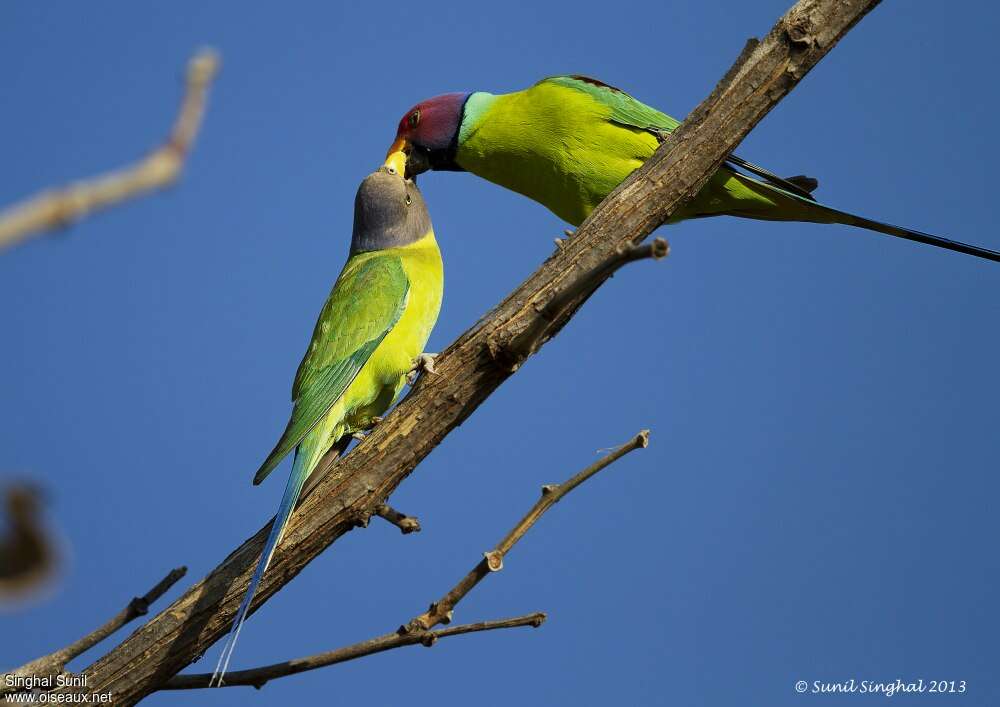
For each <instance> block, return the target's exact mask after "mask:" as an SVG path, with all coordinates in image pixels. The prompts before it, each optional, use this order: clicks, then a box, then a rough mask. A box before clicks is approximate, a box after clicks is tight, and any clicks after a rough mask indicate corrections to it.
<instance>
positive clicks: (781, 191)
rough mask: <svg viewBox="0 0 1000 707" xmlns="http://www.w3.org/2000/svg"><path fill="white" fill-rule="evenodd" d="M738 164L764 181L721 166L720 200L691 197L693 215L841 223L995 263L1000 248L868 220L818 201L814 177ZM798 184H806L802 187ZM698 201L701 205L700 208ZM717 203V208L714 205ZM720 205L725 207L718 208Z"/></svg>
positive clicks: (999, 259) (716, 190) (717, 189)
mask: <svg viewBox="0 0 1000 707" xmlns="http://www.w3.org/2000/svg"><path fill="white" fill-rule="evenodd" d="M738 164H739V165H740V166H741V167H747V168H748V169H749V168H752V169H751V171H754V172H755V174H759V175H761V176H763V177H765V179H767V180H768V181H761V180H759V179H755V178H754V177H748V176H747V175H744V174H740V173H739V172H736V171H734V170H730V169H727V168H723V169H720V170H719V173H718V174H717V175H716V176H715V177H714V178H713V181H714V182H715V184H714V185H713V186H714V189H712V194H713V195H718V194H719V193H720V191H721V193H723V194H724V196H723V197H722V199H717V200H716V202H715V203H712V202H705V201H702V199H701V198H700V196H701V195H699V197H696V199H695V201H693V202H692V204H691V207H693V208H694V210H695V211H696V212H695V214H694V216H695V217H697V216H710V215H716V214H718V213H728V214H731V215H733V216H742V217H744V218H753V219H763V220H766V221H809V222H812V223H840V224H845V225H848V226H857V227H858V228H864V229H867V230H869V231H875V232H876V233H885V234H886V235H889V236H896V237H897V238H905V239H906V240H908V241H916V242H918V243H926V244H927V245H933V246H937V247H938V248H944V249H946V250H953V251H956V252H958V253H965V254H966V255H974V256H976V257H977V258H984V259H986V260H992V261H994V262H1000V252H997V251H995V250H990V249H988V248H981V247H980V246H975V245H970V244H968V243H962V242H960V241H953V240H951V239H949V238H942V237H941V236H935V235H931V234H930V233H923V232H922V231H914V230H913V229H911V228H903V227H902V226H894V225H892V224H891V223H883V222H882V221H873V220H872V219H869V218H865V217H864V216H857V215H856V214H851V213H848V212H846V211H840V210H838V209H834V208H831V207H829V206H826V205H824V204H820V203H819V202H817V201H815V200H814V199H813V198H812V196H811V195H810V194H809V192H811V191H812V190H813V189H815V188H816V185H817V182H816V180H814V179H810V178H808V177H788V178H785V179H782V178H780V177H776V176H774V175H771V174H770V173H769V172H767V171H766V170H763V169H762V168H760V167H757V166H756V165H752V164H751V163H748V162H744V161H742V160H741V161H740V162H738ZM758 170H759V171H758ZM765 175H767V176H765ZM769 182H770V183H769ZM803 184H804V185H805V188H803V186H802V185H803ZM782 187H785V188H782ZM720 188H721V189H720ZM793 190H794V191H793ZM705 191H707V190H705ZM717 204H718V205H717ZM699 206H701V207H702V208H701V209H700V208H699ZM720 206H721V207H722V208H719V207H720ZM704 207H708V208H704ZM713 207H714V208H713ZM726 207H728V208H726ZM723 208H724V209H725V210H722V209H723Z"/></svg>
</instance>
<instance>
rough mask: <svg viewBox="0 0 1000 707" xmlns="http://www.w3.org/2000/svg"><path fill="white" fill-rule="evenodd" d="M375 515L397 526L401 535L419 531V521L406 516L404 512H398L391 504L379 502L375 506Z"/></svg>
mask: <svg viewBox="0 0 1000 707" xmlns="http://www.w3.org/2000/svg"><path fill="white" fill-rule="evenodd" d="M375 515H377V516H378V517H379V518H383V519H385V520H387V521H389V522H390V523H392V524H393V525H394V526H396V527H397V528H399V531H400V532H401V533H402V534H403V535H409V534H410V533H419V532H420V521H419V520H417V519H416V518H414V517H413V516H408V515H406V514H405V513H400V512H399V511H397V510H396V509H395V508H393V507H392V506H390V505H388V504H386V503H381V504H379V505H378V506H376V508H375Z"/></svg>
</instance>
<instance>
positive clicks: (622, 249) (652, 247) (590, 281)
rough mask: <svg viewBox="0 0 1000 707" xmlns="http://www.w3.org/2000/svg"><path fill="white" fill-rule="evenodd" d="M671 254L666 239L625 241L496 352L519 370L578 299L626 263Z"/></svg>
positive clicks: (560, 292)
mask: <svg viewBox="0 0 1000 707" xmlns="http://www.w3.org/2000/svg"><path fill="white" fill-rule="evenodd" d="M668 253H670V246H669V245H668V244H667V242H666V241H665V240H663V239H662V238H656V239H654V240H653V242H652V243H647V244H646V245H641V246H640V245H634V244H632V243H622V244H621V245H620V246H618V247H617V248H615V251H614V252H613V253H612V254H611V255H610V256H609V257H608V258H607V260H605V261H604V262H603V263H600V264H598V265H597V266H595V267H594V269H593V270H590V271H588V272H585V273H583V274H582V275H580V276H579V277H578V278H576V279H575V280H573V281H572V282H570V283H569V284H568V285H566V287H565V289H563V290H561V291H559V292H557V293H556V294H555V295H554V296H553V297H552V299H551V300H549V303H548V304H546V305H545V306H544V307H542V308H541V309H540V310H539V312H538V316H537V317H535V318H534V319H533V320H532V321H531V323H530V324H528V326H527V327H525V328H524V331H522V332H521V333H520V334H518V335H517V336H515V337H514V338H513V339H512V340H511V341H510V343H508V344H507V345H506V346H504V347H503V348H502V349H500V350H499V351H497V352H495V355H496V356H497V357H498V358H499V359H502V360H503V361H504V363H505V364H506V365H507V366H509V367H510V370H511V372H513V371H516V370H517V368H518V366H520V365H521V364H522V363H523V362H524V360H525V359H526V358H528V356H530V355H531V354H533V353H534V352H535V351H537V350H538V349H539V347H540V346H541V345H542V343H543V342H544V339H545V335H546V333H547V332H548V330H549V329H550V327H551V326H552V323H553V322H555V321H557V320H558V319H559V317H561V316H563V315H564V314H566V313H567V312H568V311H569V309H570V308H571V307H572V306H573V304H574V303H575V302H576V301H577V300H580V299H582V298H585V297H588V296H589V295H590V293H592V292H593V291H594V290H596V289H597V288H598V287H600V286H601V283H602V282H604V281H605V280H607V279H608V278H609V277H611V276H612V275H614V274H615V272H616V271H617V270H618V269H619V268H621V267H622V266H623V265H627V264H628V263H633V262H635V261H636V260H645V259H646V258H652V259H653V260H660V259H662V258H665V257H667V254H668Z"/></svg>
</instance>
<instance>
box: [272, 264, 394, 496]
mask: <svg viewBox="0 0 1000 707" xmlns="http://www.w3.org/2000/svg"><path fill="white" fill-rule="evenodd" d="M408 292H409V281H408V280H407V278H406V273H405V271H404V270H403V265H402V263H401V262H400V260H399V258H397V257H395V256H389V255H376V256H369V257H363V258H359V259H355V260H351V261H349V262H348V263H347V265H346V266H345V268H344V271H343V272H342V273H341V274H340V277H339V278H337V283H336V284H335V285H334V286H333V292H331V293H330V297H329V298H328V299H327V301H326V304H325V305H324V306H323V311H322V312H320V315H319V320H318V321H317V322H316V329H315V330H314V331H313V336H312V342H311V343H310V344H309V349H308V350H307V351H306V355H305V357H304V358H303V359H302V363H301V364H299V370H298V372H297V373H296V374H295V383H294V385H293V386H292V401H293V402H294V404H295V407H294V409H293V410H292V417H291V419H290V420H289V421H288V426H287V427H286V428H285V432H284V434H282V436H281V439H280V440H279V441H278V444H277V445H275V447H274V451H272V452H271V454H270V455H268V457H267V459H266V460H265V461H264V463H263V464H262V465H261V467H260V469H259V470H258V471H257V474H256V475H255V476H254V480H253V482H254V483H255V484H259V483H260V482H261V481H263V480H264V478H265V477H266V476H267V475H268V474H269V473H271V471H272V470H273V469H274V468H275V467H276V466H277V465H278V464H279V463H280V462H281V460H282V459H284V458H285V456H286V455H287V454H288V453H289V452H291V451H292V450H293V449H295V447H296V446H298V444H299V442H301V441H302V439H303V438H304V437H305V436H306V435H307V434H308V433H309V431H310V430H311V429H312V428H313V427H315V426H316V424H317V423H318V422H319V421H320V420H321V419H322V418H323V416H324V415H326V413H327V412H329V411H330V408H332V407H333V405H334V404H335V403H336V402H337V400H338V399H339V398H340V396H342V395H343V394H344V391H346V390H347V387H348V386H349V385H350V384H351V382H352V381H353V380H354V378H355V377H356V376H357V375H358V373H359V372H360V371H361V368H362V367H363V366H364V365H365V362H367V361H368V359H369V357H371V355H372V353H373V352H374V351H375V349H376V348H378V345H379V344H380V343H382V339H384V338H385V336H386V334H388V333H389V331H390V330H391V329H392V328H393V326H395V324H396V322H397V321H399V318H400V316H402V314H403V310H404V309H405V308H406V297H407V294H408Z"/></svg>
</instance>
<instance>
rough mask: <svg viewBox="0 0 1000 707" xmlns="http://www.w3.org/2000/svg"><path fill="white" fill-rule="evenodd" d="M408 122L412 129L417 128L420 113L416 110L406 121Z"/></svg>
mask: <svg viewBox="0 0 1000 707" xmlns="http://www.w3.org/2000/svg"><path fill="white" fill-rule="evenodd" d="M406 122H407V124H408V125H409V126H410V127H411V128H415V127H417V123H419V122H420V111H418V110H415V111H413V112H412V113H410V117H409V118H407V119H406Z"/></svg>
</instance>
